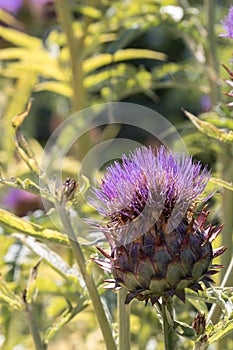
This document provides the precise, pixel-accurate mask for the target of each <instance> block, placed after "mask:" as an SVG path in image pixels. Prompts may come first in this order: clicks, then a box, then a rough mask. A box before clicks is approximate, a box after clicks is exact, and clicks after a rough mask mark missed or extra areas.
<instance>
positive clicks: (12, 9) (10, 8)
mask: <svg viewBox="0 0 233 350" xmlns="http://www.w3.org/2000/svg"><path fill="white" fill-rule="evenodd" d="M22 4H23V0H0V9H3V10H5V11H7V12H9V13H12V14H13V15H16V14H17V13H18V11H19V9H20V8H21V6H22Z"/></svg>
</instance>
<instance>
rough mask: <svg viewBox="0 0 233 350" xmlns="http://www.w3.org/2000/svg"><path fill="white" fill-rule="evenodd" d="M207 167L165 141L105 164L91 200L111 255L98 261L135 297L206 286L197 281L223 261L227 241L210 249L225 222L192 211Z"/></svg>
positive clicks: (206, 279)
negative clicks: (216, 222) (214, 222)
mask: <svg viewBox="0 0 233 350" xmlns="http://www.w3.org/2000/svg"><path fill="white" fill-rule="evenodd" d="M209 177H210V173H209V172H208V171H207V169H206V168H204V169H203V170H201V164H200V163H196V164H194V163H193V162H192V158H191V157H187V156H181V155H179V154H172V153H171V152H169V151H167V150H166V149H165V148H164V147H161V148H160V149H159V150H158V151H157V153H154V151H153V149H152V148H147V147H142V148H139V149H137V150H136V151H135V152H134V153H132V154H131V155H130V156H129V157H126V156H123V157H122V162H121V163H119V162H115V163H114V164H113V165H112V166H110V167H109V168H107V170H106V173H105V175H104V178H103V179H102V181H101V183H100V184H99V186H98V188H96V189H94V199H93V200H92V203H93V204H94V206H95V207H96V209H97V210H98V211H99V213H100V214H101V215H102V216H103V217H104V220H102V223H101V224H100V225H99V226H101V228H102V230H103V232H104V233H105V235H106V238H107V240H108V242H109V244H110V246H111V254H110V255H109V254H107V253H106V252H104V251H103V250H102V249H101V248H99V250H100V251H101V253H102V254H103V255H104V256H105V257H106V258H107V261H106V260H104V261H101V260H96V262H97V263H98V264H99V265H100V266H102V267H103V268H104V269H105V270H107V271H109V272H111V273H112V274H113V277H114V279H112V280H107V282H110V283H111V285H112V286H114V287H115V288H119V287H124V288H126V289H127V290H128V295H127V298H126V303H129V302H130V301H131V300H132V299H133V298H137V299H138V300H144V301H145V302H146V303H147V302H148V300H151V302H152V304H154V303H155V302H156V301H157V300H158V299H159V298H160V297H161V296H166V295H167V296H173V295H177V296H178V297H179V298H180V299H181V300H183V301H184V300H185V292H184V290H185V288H187V287H189V288H191V289H193V290H194V291H198V290H201V285H200V283H199V282H200V281H202V282H204V283H205V284H207V283H208V282H212V279H211V277H210V276H211V275H212V274H214V273H216V272H217V271H216V269H218V268H220V267H221V266H220V265H213V264H212V260H213V258H215V257H216V256H218V255H220V254H222V253H223V251H224V250H225V247H221V248H218V249H216V250H213V249H212V246H211V242H212V241H213V240H214V239H215V237H216V236H217V235H218V233H219V232H220V231H221V228H222V227H219V228H218V229H215V228H214V227H212V226H211V225H208V226H206V227H205V222H206V218H207V215H208V212H207V210H206V208H204V209H203V210H202V211H201V212H200V213H199V215H195V207H196V205H197V203H198V202H205V201H206V200H207V199H208V198H209V197H210V196H211V194H209V195H203V191H204V189H205V187H206V185H207V182H208V180H209Z"/></svg>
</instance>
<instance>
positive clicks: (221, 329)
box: [207, 319, 233, 344]
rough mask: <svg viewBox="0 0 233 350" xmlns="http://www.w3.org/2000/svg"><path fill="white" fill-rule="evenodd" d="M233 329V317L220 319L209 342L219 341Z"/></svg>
mask: <svg viewBox="0 0 233 350" xmlns="http://www.w3.org/2000/svg"><path fill="white" fill-rule="evenodd" d="M232 331H233V319H232V320H224V321H220V322H218V323H217V324H216V325H215V326H214V328H213V330H212V332H211V334H210V336H209V339H208V341H207V342H208V344H212V343H214V342H216V341H218V340H219V339H221V338H223V337H225V336H226V335H227V334H229V333H230V332H232Z"/></svg>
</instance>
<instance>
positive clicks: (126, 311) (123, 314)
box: [117, 289, 130, 350]
mask: <svg viewBox="0 0 233 350" xmlns="http://www.w3.org/2000/svg"><path fill="white" fill-rule="evenodd" d="M126 294H127V292H126V290H125V289H120V290H119V291H118V299H117V301H118V327H119V345H118V349H119V350H130V305H126V304H125V297H126Z"/></svg>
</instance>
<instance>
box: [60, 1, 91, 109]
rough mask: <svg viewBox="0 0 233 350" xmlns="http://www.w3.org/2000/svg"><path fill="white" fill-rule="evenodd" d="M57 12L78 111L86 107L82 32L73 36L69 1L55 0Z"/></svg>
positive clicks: (74, 101) (75, 106) (74, 103)
mask: <svg viewBox="0 0 233 350" xmlns="http://www.w3.org/2000/svg"><path fill="white" fill-rule="evenodd" d="M56 7H57V12H58V16H59V20H60V23H61V26H62V28H63V30H64V33H65V35H66V39H67V45H68V49H69V53H70V67H71V73H72V74H71V86H72V90H73V99H72V103H73V109H74V111H79V110H81V109H83V108H84V107H86V96H85V90H84V84H83V78H84V73H83V64H82V63H83V62H82V59H83V58H82V55H83V46H84V34H83V33H81V34H80V36H79V37H75V36H74V32H73V28H72V22H73V21H72V16H71V11H70V5H69V2H67V1H66V0H57V1H56Z"/></svg>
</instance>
